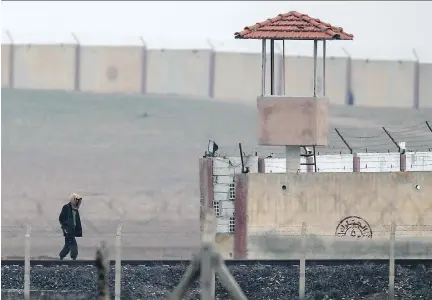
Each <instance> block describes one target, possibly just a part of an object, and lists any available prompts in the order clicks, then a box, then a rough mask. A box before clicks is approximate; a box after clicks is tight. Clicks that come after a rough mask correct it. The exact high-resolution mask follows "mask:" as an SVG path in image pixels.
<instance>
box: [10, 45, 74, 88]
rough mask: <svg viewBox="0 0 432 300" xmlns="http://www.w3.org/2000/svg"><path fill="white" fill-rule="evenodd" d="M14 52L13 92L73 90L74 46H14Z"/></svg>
mask: <svg viewBox="0 0 432 300" xmlns="http://www.w3.org/2000/svg"><path fill="white" fill-rule="evenodd" d="M14 51H15V52H14V88H28V89H47V90H50V89H53V90H72V89H73V88H74V77H75V45H15V47H14Z"/></svg>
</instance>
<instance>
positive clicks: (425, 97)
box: [2, 63, 432, 108]
mask: <svg viewBox="0 0 432 300" xmlns="http://www.w3.org/2000/svg"><path fill="white" fill-rule="evenodd" d="M2 70H3V69H2ZM419 77H420V91H419V97H420V105H419V106H420V108H431V107H432V84H431V82H432V63H428V64H427V63H422V64H420V76H419Z"/></svg>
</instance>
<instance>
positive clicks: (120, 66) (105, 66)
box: [80, 46, 142, 93]
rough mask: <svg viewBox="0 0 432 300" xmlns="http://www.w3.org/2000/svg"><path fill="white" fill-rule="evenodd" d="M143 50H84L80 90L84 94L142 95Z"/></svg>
mask: <svg viewBox="0 0 432 300" xmlns="http://www.w3.org/2000/svg"><path fill="white" fill-rule="evenodd" d="M141 63H142V48H141V47H136V46H118V47H116V46H110V47H108V46H85V47H84V46H83V47H82V48H81V64H80V87H81V90H82V91H85V92H95V93H139V92H140V90H141V74H142V72H141V71H142V64H141Z"/></svg>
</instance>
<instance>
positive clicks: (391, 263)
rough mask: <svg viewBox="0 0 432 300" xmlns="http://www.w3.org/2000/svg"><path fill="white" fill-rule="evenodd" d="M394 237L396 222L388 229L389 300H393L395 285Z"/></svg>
mask: <svg viewBox="0 0 432 300" xmlns="http://www.w3.org/2000/svg"><path fill="white" fill-rule="evenodd" d="M395 235H396V222H395V221H392V223H391V229H390V255H389V256H390V261H389V293H388V294H389V300H393V299H394V284H395Z"/></svg>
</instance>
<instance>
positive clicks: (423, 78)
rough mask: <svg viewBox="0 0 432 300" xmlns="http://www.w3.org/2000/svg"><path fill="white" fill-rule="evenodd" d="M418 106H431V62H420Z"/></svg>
mask: <svg viewBox="0 0 432 300" xmlns="http://www.w3.org/2000/svg"><path fill="white" fill-rule="evenodd" d="M419 77H420V90H419V97H420V107H421V108H425V107H429V108H432V63H430V64H420V76H419Z"/></svg>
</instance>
